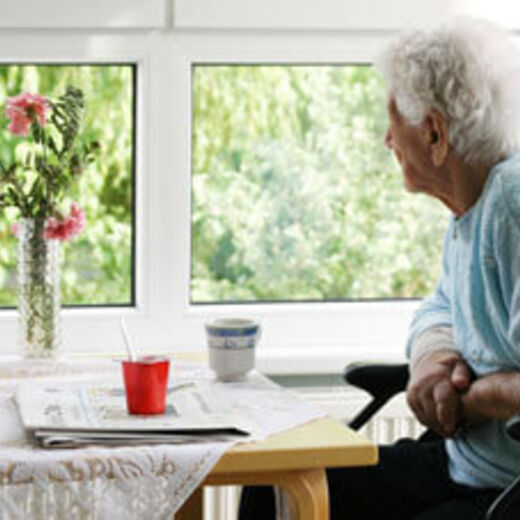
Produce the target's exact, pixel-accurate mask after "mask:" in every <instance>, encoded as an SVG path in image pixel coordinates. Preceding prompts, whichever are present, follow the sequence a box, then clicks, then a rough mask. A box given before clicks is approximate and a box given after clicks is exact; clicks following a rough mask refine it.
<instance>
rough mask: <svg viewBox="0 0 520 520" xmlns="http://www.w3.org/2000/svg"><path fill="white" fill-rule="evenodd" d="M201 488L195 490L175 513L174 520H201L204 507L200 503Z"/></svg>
mask: <svg viewBox="0 0 520 520" xmlns="http://www.w3.org/2000/svg"><path fill="white" fill-rule="evenodd" d="M202 489H203V488H202V487H199V488H197V489H196V490H195V491H194V492H193V493H192V495H191V496H190V498H188V500H186V502H184V504H183V505H182V507H181V508H180V509H179V511H177V513H175V516H174V519H175V520H202V515H203V513H204V507H203V503H202V498H203V496H202Z"/></svg>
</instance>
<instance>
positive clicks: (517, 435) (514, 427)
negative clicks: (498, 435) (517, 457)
mask: <svg viewBox="0 0 520 520" xmlns="http://www.w3.org/2000/svg"><path fill="white" fill-rule="evenodd" d="M506 429H507V433H509V435H511V437H513V439H516V440H517V441H520V415H515V416H514V417H513V418H511V419H509V421H507V424H506Z"/></svg>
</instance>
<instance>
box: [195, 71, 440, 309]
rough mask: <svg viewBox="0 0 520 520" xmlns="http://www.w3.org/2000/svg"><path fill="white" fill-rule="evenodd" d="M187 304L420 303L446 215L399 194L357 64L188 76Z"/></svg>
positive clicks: (371, 94) (372, 75) (382, 124)
mask: <svg viewBox="0 0 520 520" xmlns="http://www.w3.org/2000/svg"><path fill="white" fill-rule="evenodd" d="M192 73H193V107H192V111H193V112H192V117H193V124H192V128H193V144H192V195H193V197H192V199H193V202H192V204H193V206H192V235H191V236H192V259H191V262H192V265H191V300H192V302H194V303H206V302H242V301H257V302H261V301H287V300H290V301H330V300H360V299H386V298H392V299H393V298H415V297H422V296H424V295H425V294H426V293H428V292H429V291H430V290H432V289H433V286H434V284H435V280H436V278H437V276H438V274H439V266H440V252H441V242H442V234H443V230H444V226H445V224H446V217H447V215H446V212H445V210H444V209H443V208H442V206H441V205H440V204H438V203H437V202H435V201H434V200H431V199H429V198H427V197H425V196H423V195H411V194H409V193H407V192H406V191H405V189H404V187H403V181H402V174H401V172H400V168H399V166H398V165H397V164H396V162H395V160H394V158H393V157H392V155H391V153H390V152H389V151H388V150H387V149H386V148H385V146H384V135H385V132H386V128H387V115H386V98H385V97H386V91H385V88H384V86H383V84H382V80H381V79H380V77H379V76H378V74H377V73H376V71H375V70H374V69H373V68H372V67H370V66H365V65H334V66H332V65H317V66H311V65H308V66H302V65H290V66H286V65H207V64H205V65H203V64H201V65H195V66H194V67H193V71H192Z"/></svg>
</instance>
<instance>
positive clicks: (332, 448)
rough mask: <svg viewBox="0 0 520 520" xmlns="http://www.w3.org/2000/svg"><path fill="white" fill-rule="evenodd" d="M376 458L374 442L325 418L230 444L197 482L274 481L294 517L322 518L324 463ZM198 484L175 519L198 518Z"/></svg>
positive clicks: (324, 518)
mask: <svg viewBox="0 0 520 520" xmlns="http://www.w3.org/2000/svg"><path fill="white" fill-rule="evenodd" d="M377 460H378V452H377V447H376V446H375V445H374V444H372V443H371V442H370V441H368V440H367V439H365V438H364V437H362V436H361V435H359V434H357V433H355V432H354V431H352V430H351V429H349V428H348V427H347V426H345V425H344V424H343V423H341V422H339V421H337V420H335V419H330V418H325V419H319V420H316V421H312V422H310V423H308V424H306V425H303V426H300V427H298V428H295V429H293V430H290V431H286V432H283V433H279V434H277V435H273V436H272V437H269V438H268V439H266V440H264V441H261V442H255V443H249V444H240V445H237V446H235V447H234V448H232V449H231V450H230V451H229V452H228V453H226V454H225V455H224V456H223V457H222V458H221V459H220V461H219V462H218V463H217V465H216V466H215V467H214V468H213V470H212V471H211V473H210V474H209V475H208V477H207V478H206V480H205V481H204V482H203V484H202V486H204V485H210V486H218V485H242V484H244V485H275V486H279V487H280V488H282V489H283V490H284V491H286V492H287V494H288V495H289V497H290V507H291V509H292V512H293V518H294V519H295V520H327V519H328V518H329V496H328V488H327V481H326V476H325V468H331V467H345V466H367V465H373V464H376V463H377ZM202 486H201V487H199V489H198V490H197V491H196V492H195V493H194V494H193V495H192V496H191V497H190V499H189V500H188V501H187V502H186V503H185V504H184V506H183V507H182V508H181V510H180V511H179V512H178V513H177V514H176V515H175V520H200V519H201V518H202Z"/></svg>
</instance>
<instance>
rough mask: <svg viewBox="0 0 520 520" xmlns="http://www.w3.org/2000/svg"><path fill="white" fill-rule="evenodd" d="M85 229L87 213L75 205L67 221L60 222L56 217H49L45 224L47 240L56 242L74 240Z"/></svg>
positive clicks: (66, 218)
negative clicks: (51, 239)
mask: <svg viewBox="0 0 520 520" xmlns="http://www.w3.org/2000/svg"><path fill="white" fill-rule="evenodd" d="M84 228H85V213H84V211H83V210H82V209H81V208H80V207H79V206H78V205H77V204H76V203H75V202H73V203H72V204H71V208H70V213H69V215H68V216H67V217H65V219H63V220H58V219H57V218H55V217H49V218H48V219H47V223H46V224H45V235H44V236H45V238H54V239H56V240H61V241H62V242H64V241H65V240H72V239H73V238H75V237H76V236H78V235H79V234H80V233H81V232H82V231H83V229H84Z"/></svg>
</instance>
